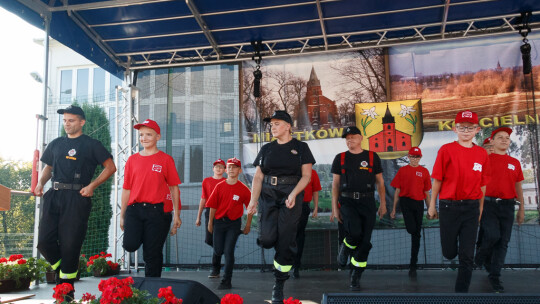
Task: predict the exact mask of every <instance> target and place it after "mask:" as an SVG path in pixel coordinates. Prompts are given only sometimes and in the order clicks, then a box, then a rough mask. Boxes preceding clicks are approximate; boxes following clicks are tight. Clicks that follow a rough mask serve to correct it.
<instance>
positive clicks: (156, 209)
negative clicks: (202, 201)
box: [123, 203, 170, 277]
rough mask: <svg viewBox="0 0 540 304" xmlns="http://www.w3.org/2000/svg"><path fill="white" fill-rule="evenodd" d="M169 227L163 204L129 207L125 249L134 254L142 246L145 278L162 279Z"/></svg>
mask: <svg viewBox="0 0 540 304" xmlns="http://www.w3.org/2000/svg"><path fill="white" fill-rule="evenodd" d="M165 227H167V228H165ZM169 227H170V222H169V225H166V220H165V214H164V212H163V203H159V204H149V203H135V204H132V205H129V206H128V207H127V210H126V215H125V219H124V243H123V247H124V249H125V250H127V251H129V252H134V251H136V250H137V249H139V247H140V246H141V244H142V246H143V260H144V271H145V272H144V276H145V277H161V267H162V266H163V244H164V242H165V238H164V237H163V235H164V231H165V229H169ZM156 236H157V237H156Z"/></svg>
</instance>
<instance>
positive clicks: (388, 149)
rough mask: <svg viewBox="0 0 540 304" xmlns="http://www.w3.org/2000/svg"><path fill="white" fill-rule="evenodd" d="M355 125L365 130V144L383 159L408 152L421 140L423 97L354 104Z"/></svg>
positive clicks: (364, 145) (363, 143) (363, 145)
mask: <svg viewBox="0 0 540 304" xmlns="http://www.w3.org/2000/svg"><path fill="white" fill-rule="evenodd" d="M355 112H356V126H357V127H358V128H359V129H360V131H361V132H362V136H363V137H364V138H363V140H362V148H363V149H368V150H370V151H373V152H377V153H378V154H379V156H380V157H381V158H383V159H394V158H399V157H402V156H405V155H406V154H407V152H408V151H409V149H410V148H411V147H417V146H419V145H420V142H421V141H422V137H423V132H422V107H421V101H420V100H402V101H394V102H387V103H359V104H356V105H355Z"/></svg>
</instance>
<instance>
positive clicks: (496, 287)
mask: <svg viewBox="0 0 540 304" xmlns="http://www.w3.org/2000/svg"><path fill="white" fill-rule="evenodd" d="M489 283H490V284H491V287H492V288H493V291H494V292H496V293H503V292H504V287H503V286H502V284H501V281H500V280H499V278H489Z"/></svg>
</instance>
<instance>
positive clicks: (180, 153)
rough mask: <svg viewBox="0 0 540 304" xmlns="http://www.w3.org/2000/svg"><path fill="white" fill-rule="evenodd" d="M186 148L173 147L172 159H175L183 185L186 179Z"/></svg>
mask: <svg viewBox="0 0 540 304" xmlns="http://www.w3.org/2000/svg"><path fill="white" fill-rule="evenodd" d="M184 154H185V152H184V146H173V147H172V155H171V156H172V157H173V159H174V164H175V165H176V171H178V176H179V177H180V181H181V182H182V183H183V182H184V180H185V178H184V167H185V166H184V163H185V160H184Z"/></svg>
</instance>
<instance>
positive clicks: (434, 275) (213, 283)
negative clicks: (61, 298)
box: [0, 269, 540, 304]
mask: <svg viewBox="0 0 540 304" xmlns="http://www.w3.org/2000/svg"><path fill="white" fill-rule="evenodd" d="M209 272H210V271H209V270H207V269H203V270H200V271H193V270H186V271H170V272H163V277H164V278H170V279H182V280H194V281H197V282H200V283H202V284H203V285H205V286H206V287H208V288H209V289H211V290H212V291H213V292H215V293H216V294H217V295H218V296H219V297H220V298H221V297H223V296H224V295H225V294H227V293H236V294H239V295H240V296H242V297H243V298H244V303H245V304H252V303H265V301H268V300H269V299H270V296H271V292H272V285H273V275H272V273H271V272H265V273H261V272H259V271H255V270H236V271H235V272H234V274H233V280H232V286H233V289H231V290H226V291H222V290H217V289H216V288H217V286H218V284H219V279H209V278H208V274H209ZM122 275H125V274H122ZM132 275H133V276H144V273H142V272H140V273H138V274H132ZM456 275H457V271H455V270H451V269H445V270H419V271H418V278H417V279H416V280H410V279H409V277H408V272H407V271H406V270H369V269H368V270H366V272H365V273H364V274H363V276H362V280H361V291H359V292H360V293H370V294H373V293H376V294H380V293H384V294H388V293H453V290H454V282H455V279H456ZM99 281H100V280H99V279H97V278H94V277H88V278H83V279H82V280H81V281H79V282H78V283H76V285H75V288H76V293H75V297H76V298H80V297H81V296H82V294H83V293H85V292H90V293H92V294H99V292H98V287H97V286H98V283H99ZM502 282H503V286H504V288H505V292H506V293H507V294H538V295H540V291H539V290H538V286H540V269H527V270H523V269H519V270H512V269H506V270H503V274H502ZM53 287H54V285H52V284H40V285H39V286H31V288H30V290H25V291H20V292H18V294H30V293H31V294H35V295H36V296H35V297H33V298H31V299H29V300H23V301H20V302H18V303H21V304H37V303H53V298H52V294H53V290H52V288H53ZM164 287H166V286H164ZM323 293H351V291H350V290H349V284H348V271H334V270H332V271H322V270H313V271H307V270H306V271H302V272H300V278H299V279H293V278H292V277H291V279H289V281H287V283H286V284H285V297H286V298H288V297H294V298H296V299H300V300H301V301H302V303H303V304H313V303H321V299H322V296H323ZM470 293H492V291H491V287H490V285H489V282H488V278H487V274H486V273H485V272H484V271H481V270H475V271H474V273H473V278H472V283H471V287H470ZM0 296H1V295H0ZM539 301H540V300H539Z"/></svg>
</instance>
